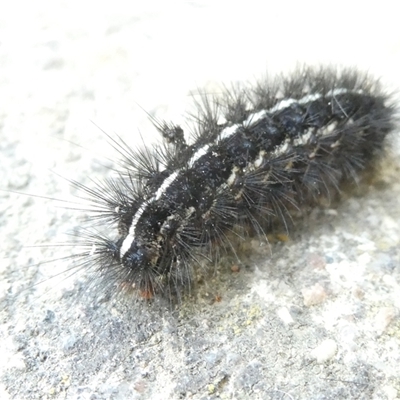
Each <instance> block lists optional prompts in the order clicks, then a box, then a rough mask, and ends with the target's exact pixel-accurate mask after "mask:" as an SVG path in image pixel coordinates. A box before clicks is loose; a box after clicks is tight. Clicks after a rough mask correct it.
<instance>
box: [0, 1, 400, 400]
mask: <svg viewBox="0 0 400 400" xmlns="http://www.w3.org/2000/svg"><path fill="white" fill-rule="evenodd" d="M29 4H30V3H28V2H26V4H24V3H23V4H20V5H18V6H14V9H11V6H9V8H8V9H7V10H6V9H3V10H0V11H1V12H0V33H1V35H0V37H1V38H2V39H1V45H0V70H1V75H0V76H1V78H0V89H1V96H0V102H1V106H0V110H1V111H0V129H1V130H0V138H1V141H0V149H1V158H0V176H1V188H2V189H5V190H6V191H5V192H4V191H2V192H0V197H1V201H0V226H1V229H0V242H1V250H0V251H1V255H0V260H1V261H0V266H1V270H0V272H1V281H0V290H1V292H0V296H1V297H0V301H1V308H0V310H1V311H0V313H1V321H2V324H1V327H0V354H1V355H2V356H1V360H0V368H1V381H0V382H1V383H0V397H1V398H2V399H7V398H15V399H29V398H56V399H59V398H60V399H63V398H67V399H78V398H79V399H127V398H129V399H135V398H138V399H141V398H142V399H148V398H152V399H176V398H194V399H217V398H239V399H240V398H250V397H251V398H260V399H275V398H276V399H278V398H279V399H337V398H349V399H353V398H354V399H369V398H374V399H395V398H396V397H399V396H400V373H399V372H398V370H399V368H398V365H399V364H400V349H399V346H400V333H399V332H400V319H399V312H400V296H399V294H400V266H399V242H400V225H399V222H398V221H399V217H400V202H399V200H398V199H399V197H400V183H399V179H398V176H399V169H400V164H399V161H398V159H399V153H400V150H399V148H400V146H399V142H398V140H395V139H394V138H392V140H391V142H392V143H391V146H390V147H391V150H390V151H389V155H388V157H387V159H386V160H385V162H383V164H382V168H381V171H380V173H379V174H378V175H377V176H376V177H375V178H374V179H373V180H372V182H371V184H366V185H362V187H361V188H360V189H359V190H358V191H356V193H353V194H352V195H349V194H345V195H344V198H343V201H342V202H341V203H340V204H339V205H335V206H326V207H324V206H321V207H320V208H318V209H316V210H314V211H313V212H312V213H311V214H310V216H309V217H307V218H305V219H304V220H303V221H302V224H301V228H300V229H297V230H296V231H295V232H294V233H293V234H291V235H290V238H289V240H287V241H285V240H286V237H285V235H280V236H279V238H280V240H276V241H273V240H271V245H270V246H263V247H260V246H259V245H258V241H256V240H253V241H250V242H249V243H248V244H247V245H248V246H247V248H246V252H245V253H246V254H245V256H244V258H243V261H244V265H241V266H240V269H239V271H238V272H235V268H232V269H231V268H230V266H229V265H228V266H224V265H221V266H220V267H219V268H218V269H217V271H216V273H215V275H214V276H212V277H211V278H210V279H209V280H208V281H207V282H206V283H204V282H200V283H199V290H198V291H197V292H196V295H193V297H196V298H195V299H193V298H192V299H190V300H186V301H184V302H183V303H182V304H181V306H180V307H179V308H177V309H173V307H171V306H169V305H168V304H164V303H163V302H161V301H158V302H155V303H154V304H152V305H150V306H148V307H143V305H138V304H135V303H133V302H130V301H129V299H125V300H121V301H118V300H117V299H108V298H103V299H98V300H97V301H96V302H92V301H91V300H90V299H91V295H90V293H89V294H87V295H86V296H84V295H82V293H83V292H85V276H84V275H83V276H73V277H70V278H68V279H65V277H60V279H57V278H55V279H50V280H48V279H47V278H48V277H49V276H52V275H54V274H56V273H57V272H59V271H60V270H63V269H65V267H66V265H65V263H63V262H57V263H51V262H50V263H47V264H41V265H40V266H39V267H38V266H35V264H37V263H39V262H40V261H43V260H52V259H54V258H59V257H62V256H63V255H68V251H70V250H69V249H68V248H54V247H51V246H50V247H33V248H32V247H31V248H29V247H25V248H23V246H29V245H35V244H36V245H37V244H49V243H57V242H58V243H60V242H64V241H67V240H69V239H68V237H66V236H65V235H64V234H65V233H66V232H71V231H73V228H74V227H75V226H76V225H77V224H79V221H80V218H81V213H80V212H74V211H73V210H69V209H65V206H66V207H69V208H79V200H78V201H77V200H76V199H75V200H74V197H73V195H74V194H76V193H75V192H74V190H73V189H71V186H70V184H69V183H68V181H67V180H65V179H64V178H68V179H75V180H77V181H79V182H82V183H84V184H87V185H89V184H90V179H103V177H104V176H107V175H108V174H109V173H111V171H110V167H111V166H112V161H111V159H112V158H113V156H114V155H115V153H114V152H113V151H112V150H111V151H110V146H109V144H108V143H107V139H106V137H105V135H104V134H103V133H102V132H101V130H100V129H98V128H97V127H96V126H95V125H94V124H93V123H91V120H92V121H94V123H95V124H97V125H98V126H99V127H100V128H102V129H104V130H105V131H106V132H108V133H110V134H114V133H117V134H119V135H120V136H122V137H123V138H124V139H125V140H127V141H128V142H130V143H132V144H137V145H140V142H141V141H142V140H146V141H147V140H150V139H152V137H155V136H156V132H155V130H154V128H152V127H151V125H150V124H149V122H148V121H147V117H146V115H145V113H144V112H143V111H142V109H141V108H140V107H143V108H144V109H145V110H146V111H149V112H150V113H155V114H156V115H157V117H159V118H168V119H172V120H174V121H179V118H181V117H180V115H181V113H183V112H184V110H185V105H186V104H187V103H188V101H189V98H188V93H189V92H190V91H191V90H193V89H194V90H196V88H197V87H203V86H204V85H205V86H206V87H208V88H212V87H215V86H214V85H213V82H219V81H221V80H223V81H225V82H227V83H228V82H230V81H233V80H236V79H238V80H241V79H247V78H251V77H252V76H257V75H259V74H261V73H262V72H263V71H265V70H266V69H267V68H268V70H271V71H272V72H275V71H276V70H280V69H291V68H293V66H294V65H295V64H296V62H298V61H301V62H307V63H317V62H321V63H324V62H325V63H326V62H333V63H339V64H345V65H353V64H355V65H358V66H359V67H360V68H361V69H366V70H369V71H370V72H371V73H373V74H375V75H377V76H382V78H383V82H384V83H385V84H387V86H388V88H389V90H396V89H398V88H399V87H400V81H399V76H398V71H399V70H400V61H399V60H400V46H399V43H400V37H399V36H400V35H399V33H398V28H397V25H398V24H397V19H395V18H396V12H395V10H394V9H392V10H391V9H390V7H387V6H383V5H382V6H381V8H379V9H376V7H371V8H370V9H369V8H368V6H366V5H365V4H364V3H363V4H361V3H360V4H357V5H354V6H348V5H347V6H346V7H345V10H346V13H347V14H348V15H347V16H346V15H344V14H343V8H342V7H340V6H339V4H336V3H335V4H336V7H335V8H334V9H332V10H331V12H330V13H329V14H327V13H326V10H322V9H321V10H318V9H316V10H315V11H313V13H314V14H313V13H311V12H310V7H309V6H307V5H306V4H303V3H302V4H301V5H300V4H299V5H298V6H296V5H294V4H295V3H293V7H294V8H296V9H294V10H293V13H290V14H289V15H288V10H289V9H290V7H289V8H288V7H287V6H284V5H282V6H279V5H276V6H274V7H269V9H268V10H264V9H261V8H260V9H259V10H257V9H254V8H251V7H249V8H247V9H240V8H239V7H234V6H232V7H231V8H230V10H229V11H230V18H228V19H227V18H225V17H226V12H227V10H226V9H225V8H224V7H222V6H221V7H218V6H203V5H201V4H200V3H187V4H186V5H180V6H174V7H173V6H168V7H167V6H163V5H161V4H160V6H159V7H154V6H153V8H150V7H148V8H142V9H139V8H137V7H136V8H132V9H129V8H128V9H127V8H126V6H125V4H122V3H121V4H119V3H118V2H113V5H112V8H111V7H110V8H109V9H108V8H106V7H103V8H102V7H100V6H98V5H97V3H96V4H95V3H93V4H92V3H86V4H87V5H86V8H85V6H84V5H82V3H78V2H66V3H60V4H58V5H55V3H53V2H46V1H39V2H36V3H35V5H34V6H29ZM89 4H90V6H89ZM296 4H297V3H296ZM354 4H356V3H354ZM2 7H3V8H4V6H2ZM29 7H31V8H29ZM267 11H268V12H267ZM267 14H268V23H267V22H266V20H265V15H267ZM302 17H303V18H302ZM305 18H310V19H312V21H311V20H310V21H309V23H305V22H304V19H305ZM282 20H284V21H285V29H284V30H282V25H281V23H282V22H281V21H282ZM338 21H340V23H339V22H338ZM372 23H373V24H374V27H375V28H374V29H371V24H372ZM377 23H381V24H382V25H381V26H380V27H379V26H376V24H377ZM339 25H340V29H334V28H330V29H327V27H329V26H336V27H338V26H339ZM238 26H240V27H241V29H240V30H239V29H237V27H238ZM355 31H357V32H359V33H360V34H359V35H357V38H356V39H354V40H357V41H358V43H357V51H355V50H354V40H349V37H352V38H354V32H355ZM277 32H279V34H278V35H277ZM315 32H324V34H323V35H322V34H318V33H317V34H315ZM294 37H295V38H296V41H295V43H294V41H293V38H294ZM311 38H312V39H311ZM310 40H311V42H310ZM305 43H308V44H310V43H312V45H310V46H306V45H305ZM249 60H251V63H249ZM249 64H250V66H249ZM209 90H211V89H209ZM139 105H140V106H139ZM181 120H182V119H181ZM140 134H141V135H142V137H143V138H145V139H141V136H140ZM59 175H61V177H60V176H59ZM7 190H12V191H18V192H24V193H31V194H35V195H39V196H45V197H50V198H57V199H62V200H68V201H75V204H72V203H61V202H56V201H52V200H47V199H44V198H38V197H29V196H23V195H19V194H15V193H10V192H7ZM43 280H45V282H44V283H40V284H38V283H39V282H41V281H43ZM34 284H37V285H36V286H34V287H32V288H31V289H28V290H26V291H23V292H21V293H19V295H18V296H17V297H15V296H14V297H13V296H11V293H17V292H18V291H20V290H21V289H22V288H25V287H27V286H30V285H34Z"/></svg>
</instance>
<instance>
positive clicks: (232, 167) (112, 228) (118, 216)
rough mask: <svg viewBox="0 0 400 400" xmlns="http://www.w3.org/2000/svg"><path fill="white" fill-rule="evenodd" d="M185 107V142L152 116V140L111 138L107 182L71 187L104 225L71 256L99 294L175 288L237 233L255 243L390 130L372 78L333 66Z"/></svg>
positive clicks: (334, 184) (328, 191) (367, 161)
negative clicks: (188, 125)
mask: <svg viewBox="0 0 400 400" xmlns="http://www.w3.org/2000/svg"><path fill="white" fill-rule="evenodd" d="M196 107H197V112H196V113H194V114H191V117H192V120H193V125H194V127H193V128H192V132H191V142H189V141H187V140H186V135H185V132H184V130H183V129H182V128H181V126H180V125H178V124H175V123H172V122H166V121H158V120H156V119H155V118H152V121H153V123H154V125H155V127H156V128H157V129H158V131H159V132H160V133H161V136H162V138H163V142H162V143H161V144H158V145H155V146H152V147H149V146H145V147H143V148H142V149H139V150H133V149H132V148H130V147H129V146H128V145H127V144H126V143H125V142H124V141H123V140H122V139H121V140H113V143H114V147H115V148H117V150H118V151H119V153H120V154H121V156H122V162H121V165H122V166H121V168H120V169H119V170H118V172H117V176H116V177H115V178H113V179H108V180H105V181H104V182H102V183H98V184H97V185H96V187H94V188H89V187H86V186H83V185H81V184H79V183H78V182H73V184H74V185H75V186H77V187H78V188H79V189H80V190H82V191H83V192H85V193H86V195H87V199H88V200H89V202H90V203H91V205H92V208H91V209H90V211H91V213H92V216H93V217H94V218H95V219H96V220H97V221H98V223H99V225H101V226H102V227H104V229H103V230H100V229H98V228H87V229H82V230H81V231H80V233H79V234H78V235H79V240H80V244H81V245H82V246H83V247H84V251H82V252H81V253H79V254H77V255H75V256H74V258H75V259H77V260H78V261H77V265H79V267H82V268H86V267H90V268H92V269H93V276H94V277H96V278H100V279H101V280H102V281H103V283H104V285H105V286H107V287H109V288H114V289H115V288H123V287H124V288H129V289H132V290H134V291H135V292H136V293H138V294H139V295H140V296H141V297H144V298H151V297H153V296H154V295H168V296H170V295H172V294H180V293H182V291H184V290H187V288H188V287H190V286H191V284H192V280H193V269H195V268H196V266H197V265H200V264H201V262H202V260H208V261H212V260H214V261H218V255H219V254H220V251H221V247H222V248H229V247H233V245H232V244H231V239H230V237H231V236H232V235H233V236H235V235H236V236H238V235H239V236H240V235H241V233H240V234H239V233H237V232H238V227H239V228H240V227H247V228H246V229H248V230H250V231H252V232H255V233H256V234H258V235H264V236H265V235H267V234H268V233H269V232H270V229H271V227H272V226H273V224H274V221H280V222H283V223H284V224H285V225H286V221H287V219H288V217H289V218H290V215H291V214H292V213H293V212H294V211H295V210H299V209H300V210H301V209H303V208H305V207H309V206H313V205H316V204H318V202H319V201H320V199H321V197H328V198H332V197H334V196H335V195H337V194H339V193H340V190H341V187H342V186H343V184H345V183H350V184H352V183H355V182H357V181H358V179H359V178H360V176H361V173H362V172H363V171H364V170H365V169H366V168H367V167H368V166H370V165H372V164H373V162H374V160H376V159H377V158H378V157H379V156H380V155H381V154H382V150H383V145H384V139H385V137H386V136H387V135H388V134H389V133H390V132H391V131H393V130H394V128H395V125H396V124H395V107H394V106H393V104H391V97H390V95H388V94H387V93H386V92H385V91H384V90H382V88H381V87H380V84H379V82H378V81H377V80H375V79H373V78H371V77H370V76H368V75H367V74H364V73H361V72H359V71H357V70H354V69H344V70H338V69H335V68H333V67H328V68H326V67H320V68H311V67H302V68H300V69H298V70H297V71H296V72H295V73H293V74H292V75H291V76H289V77H284V76H279V77H277V78H275V79H272V80H264V81H261V82H258V83H257V84H255V85H252V86H250V87H245V86H239V87H233V88H231V89H229V90H228V89H226V90H225V92H224V93H223V94H222V95H220V96H214V97H212V98H210V96H206V95H203V96H202V97H201V100H200V101H197V102H196ZM92 220H93V219H92Z"/></svg>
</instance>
